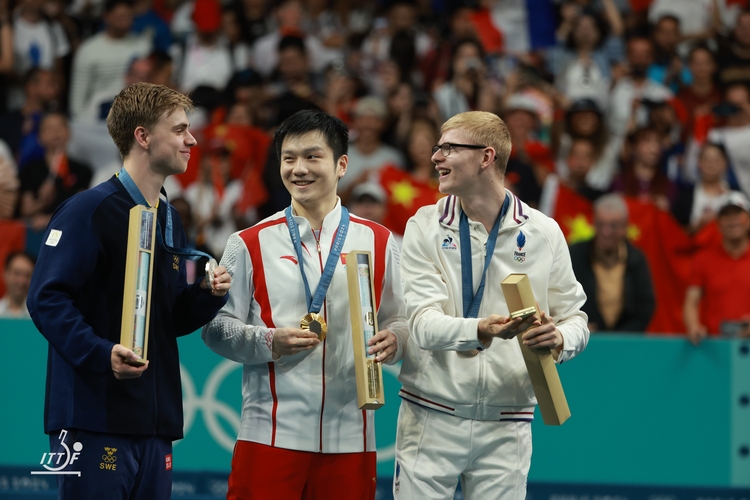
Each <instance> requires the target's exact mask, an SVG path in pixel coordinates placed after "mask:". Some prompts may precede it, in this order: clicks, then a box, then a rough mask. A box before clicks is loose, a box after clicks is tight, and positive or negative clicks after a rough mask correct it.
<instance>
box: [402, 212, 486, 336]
mask: <svg viewBox="0 0 750 500" xmlns="http://www.w3.org/2000/svg"><path fill="white" fill-rule="evenodd" d="M419 215H420V214H417V215H416V216H415V217H412V218H411V219H409V222H408V223H407V224H406V231H405V232H404V240H403V245H402V248H403V254H402V261H401V275H402V276H403V279H404V292H405V293H404V297H405V298H406V313H407V315H408V317H409V330H410V333H411V336H412V337H413V338H414V342H415V343H416V344H417V346H419V347H420V348H422V349H425V350H430V351H468V350H472V349H479V350H482V349H484V348H485V346H484V345H483V344H482V343H481V342H479V339H478V338H477V328H478V326H479V319H477V318H463V317H458V318H457V317H453V316H450V315H448V314H445V312H444V311H446V310H452V309H454V307H453V306H452V305H450V304H449V301H450V296H449V294H448V285H447V284H446V283H445V281H444V279H443V277H442V275H441V273H440V269H439V267H438V266H437V264H436V263H435V262H434V260H433V259H434V257H433V254H432V253H431V252H429V251H427V245H428V244H430V242H432V241H433V239H434V238H428V237H426V236H425V235H424V232H423V230H422V228H421V227H420V226H419V222H418V221H419V220H420V219H419ZM459 314H460V312H459Z"/></svg>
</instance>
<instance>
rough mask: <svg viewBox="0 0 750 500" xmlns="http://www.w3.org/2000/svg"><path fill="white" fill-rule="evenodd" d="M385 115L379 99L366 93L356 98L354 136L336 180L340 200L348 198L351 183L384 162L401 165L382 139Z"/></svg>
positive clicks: (401, 159) (396, 152)
mask: <svg viewBox="0 0 750 500" xmlns="http://www.w3.org/2000/svg"><path fill="white" fill-rule="evenodd" d="M387 117H388V111H387V109H386V107H385V103H383V101H382V100H381V99H379V98H377V97H373V96H367V97H363V98H362V99H360V100H359V102H357V105H356V106H355V108H354V127H353V129H354V130H353V133H352V136H353V137H356V138H355V139H354V141H353V142H352V143H351V144H350V145H349V165H348V167H347V172H346V173H347V175H346V176H345V177H342V178H341V179H340V180H339V187H338V192H339V196H341V197H342V199H344V201H348V197H349V194H350V193H351V190H352V188H353V187H354V186H355V185H357V184H359V183H362V182H364V181H365V180H367V179H368V178H369V177H370V176H374V175H376V173H377V172H378V171H379V170H380V169H381V168H383V167H384V166H386V165H395V166H397V167H399V168H403V167H404V163H405V161H404V157H403V154H402V153H401V152H400V151H399V150H397V149H396V148H394V147H392V146H388V145H387V144H384V143H383V141H382V135H383V131H384V128H385V120H386V118H387Z"/></svg>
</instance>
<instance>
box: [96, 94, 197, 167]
mask: <svg viewBox="0 0 750 500" xmlns="http://www.w3.org/2000/svg"><path fill="white" fill-rule="evenodd" d="M178 108H182V109H184V110H185V112H186V113H189V112H191V111H192V110H193V101H192V100H191V99H190V98H189V97H188V96H186V95H185V94H181V93H180V92H177V91H176V90H173V89H170V88H169V87H166V86H164V85H154V84H153V83H145V82H144V83H134V84H132V85H129V86H127V87H125V88H124V89H122V91H121V92H120V93H119V94H118V95H117V97H115V100H114V102H113V103H112V108H111V109H110V110H109V114H108V115H107V129H108V130H109V135H110V136H111V137H112V140H113V141H114V142H115V145H116V146H117V150H118V151H119V152H120V156H121V157H122V158H126V157H127V156H128V154H129V153H130V150H131V148H132V147H133V143H134V142H135V136H134V135H133V132H134V131H135V129H136V128H138V127H143V128H145V129H146V130H153V127H154V126H155V125H156V124H157V123H158V122H159V118H161V115H163V114H164V113H165V112H166V113H167V115H170V114H172V113H173V112H174V111H175V110H176V109H178Z"/></svg>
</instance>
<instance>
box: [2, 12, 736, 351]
mask: <svg viewBox="0 0 750 500" xmlns="http://www.w3.org/2000/svg"><path fill="white" fill-rule="evenodd" d="M140 81H148V82H152V83H160V84H164V85H169V86H171V87H173V88H176V89H178V90H180V91H182V92H185V93H188V94H189V95H190V96H191V97H192V98H193V100H194V101H195V102H196V104H197V110H196V112H195V113H194V114H193V115H192V116H191V130H192V131H193V133H194V135H196V137H197V139H198V143H199V145H198V146H197V147H196V148H195V149H194V154H193V155H192V156H191V161H190V165H189V168H188V172H187V173H186V174H184V175H182V176H179V177H177V181H175V182H172V183H170V184H168V185H167V186H166V187H167V191H168V193H169V195H170V199H171V200H173V202H174V204H175V206H177V207H179V209H180V212H181V214H182V216H183V220H184V221H186V225H188V226H189V227H188V228H187V229H188V233H189V234H190V235H191V238H192V242H191V243H192V244H193V245H195V246H197V247H201V248H205V249H207V250H208V251H209V252H211V253H213V254H214V255H216V256H217V257H219V256H220V253H221V252H222V249H223V248H224V244H225V242H226V238H227V236H228V235H229V234H231V232H233V231H235V230H237V229H239V228H243V227H247V226H248V225H251V224H253V223H255V222H257V221H259V220H261V219H262V218H263V217H265V216H267V215H270V214H272V213H274V212H276V211H277V210H279V209H281V208H283V207H284V206H286V205H287V204H288V203H289V197H288V194H287V193H286V191H285V190H284V188H283V184H282V183H281V179H280V177H279V173H278V168H277V166H278V160H277V159H276V158H275V156H274V155H275V153H274V152H273V151H272V150H269V146H270V140H271V137H272V134H273V132H274V130H275V128H276V127H277V126H278V125H279V124H280V123H281V122H282V121H283V120H284V119H285V118H287V117H289V116H291V115H292V114H293V113H295V112H296V111H298V110H301V109H306V108H319V109H323V110H325V111H326V112H328V113H331V114H333V115H336V116H338V117H339V118H341V119H342V120H343V121H344V122H345V123H346V124H347V125H348V126H349V127H350V138H351V143H350V145H349V167H348V173H347V175H346V177H344V178H343V179H342V181H341V182H340V185H339V192H340V196H341V198H342V201H343V202H344V203H346V204H349V205H350V206H351V207H352V209H353V211H354V212H355V213H356V212H357V211H361V213H362V214H363V215H366V216H369V217H372V218H374V219H377V220H378V221H380V222H382V223H383V224H385V225H386V226H388V227H389V228H390V229H391V230H392V231H393V232H394V233H395V234H397V235H400V234H401V233H402V232H403V230H404V227H405V223H406V220H407V219H408V218H409V217H410V216H411V215H412V214H414V213H415V212H416V210H417V209H418V208H419V207H420V206H423V205H426V204H432V203H434V202H435V201H436V200H437V199H439V198H440V196H441V195H440V193H439V191H438V188H437V179H436V173H435V170H434V166H433V165H432V163H431V161H430V156H431V147H432V146H433V145H434V144H436V143H437V141H438V138H439V136H440V134H439V127H440V125H441V124H442V123H443V122H444V121H445V120H446V119H448V118H450V117H451V116H453V115H454V114H456V113H459V112H463V111H467V110H485V111H491V112H495V113H497V114H498V115H500V116H501V117H502V118H503V119H504V120H505V121H506V123H507V125H508V127H509V130H510V134H511V137H512V141H513V152H512V155H511V158H510V161H509V164H508V171H507V174H506V186H507V187H508V188H509V189H511V190H512V191H514V192H515V193H516V194H518V195H519V196H520V197H521V198H522V199H524V200H525V201H526V202H527V203H529V204H530V205H531V206H533V207H537V208H539V209H540V210H542V211H543V212H545V213H546V214H547V215H550V216H552V217H554V218H555V219H556V220H557V221H558V223H559V224H560V226H561V228H562V229H563V232H564V233H565V234H566V237H567V238H568V240H569V242H570V243H571V244H574V243H578V242H580V241H582V240H585V239H589V238H591V237H592V236H593V235H594V233H595V232H599V231H600V228H601V227H602V225H605V226H607V225H609V226H612V224H615V225H616V226H617V228H616V229H617V230H618V231H620V233H622V235H623V237H625V236H627V240H626V241H619V242H617V241H615V240H613V241H615V244H614V245H615V246H614V247H613V248H615V250H612V249H610V250H609V251H608V252H609V253H608V254H607V252H606V251H605V253H604V254H601V255H600V251H599V250H597V248H599V246H601V245H602V241H604V239H600V240H599V241H598V242H597V243H596V244H593V246H592V247H591V248H588V247H586V248H584V247H578V249H577V250H576V252H577V253H575V252H574V256H577V257H576V258H577V261H578V262H577V264H578V265H583V264H586V263H588V264H590V265H591V266H595V267H596V266H599V267H598V268H596V269H595V270H594V271H593V274H592V271H591V270H589V272H588V273H589V274H588V275H587V281H588V282H589V285H590V286H591V287H593V289H592V291H591V292H590V293H589V301H599V302H598V303H593V302H592V304H590V307H589V310H590V311H597V312H596V318H597V321H594V322H592V324H591V326H592V327H593V328H595V329H596V330H602V331H604V330H606V331H611V330H615V329H617V328H615V326H616V325H618V324H619V325H627V326H626V327H623V328H622V329H623V330H627V331H642V330H649V331H661V332H664V333H690V334H691V338H693V339H699V338H701V336H702V334H699V333H698V332H703V333H705V332H706V326H705V325H707V324H710V325H712V326H711V329H713V330H716V331H708V333H709V334H715V333H719V330H721V328H722V327H721V325H722V324H723V323H724V322H727V321H729V322H731V325H732V328H733V330H732V331H733V332H735V333H736V332H737V331H739V332H740V334H750V327H748V326H747V320H748V319H750V305H748V304H750V300H744V301H742V304H738V305H737V307H738V308H739V310H733V311H724V312H723V313H722V314H729V316H730V317H721V318H715V317H712V318H710V320H709V319H704V320H701V319H700V318H701V314H699V312H698V311H697V309H696V308H698V307H700V300H696V298H699V297H700V296H699V295H696V294H697V292H696V291H695V287H696V286H697V285H696V283H697V281H696V280H697V278H695V276H694V274H691V271H690V265H691V263H692V262H693V261H697V262H704V261H705V257H702V256H701V255H702V254H703V253H704V252H706V251H712V252H715V251H718V250H717V248H719V249H721V248H723V247H722V245H724V244H725V240H726V238H723V237H722V234H723V233H722V227H723V226H721V225H720V224H717V214H718V213H719V211H720V210H721V209H723V208H724V207H725V205H727V200H728V199H733V200H735V203H734V206H735V207H736V206H739V207H740V208H741V210H740V212H742V213H744V214H745V216H748V214H747V210H746V209H742V207H743V206H744V205H743V204H742V203H739V202H737V201H736V200H737V198H736V196H737V195H738V194H740V193H743V192H744V194H745V195H748V194H750V87H748V85H750V0H473V1H468V0H467V1H461V0H381V1H374V0H370V1H368V0H275V1H272V0H225V1H223V2H222V1H220V0H0V231H2V237H0V240H2V241H0V257H3V256H5V255H8V254H10V253H11V252H13V251H20V250H23V251H26V252H28V254H29V255H30V256H31V257H33V256H34V255H35V254H36V253H37V251H38V248H39V245H40V244H41V234H42V232H43V230H44V228H45V227H46V224H47V222H48V221H49V217H50V215H51V214H52V212H53V211H54V210H55V209H56V207H58V206H59V205H60V204H61V203H63V202H64V201H65V200H66V199H67V198H69V197H70V196H72V195H73V194H75V193H76V192H78V191H81V190H83V189H86V188H88V187H90V186H92V185H95V184H97V183H99V182H102V181H104V180H106V179H108V178H109V177H111V175H112V174H114V173H115V172H116V171H117V170H118V169H119V168H120V166H121V160H120V157H119V154H118V152H117V149H116V147H115V145H114V144H113V143H112V141H111V139H110V138H109V136H108V133H107V128H106V123H105V119H106V116H107V113H108V110H109V107H110V106H111V103H112V100H113V98H114V97H115V96H116V95H117V93H118V92H119V91H120V90H121V89H122V88H123V87H124V86H126V85H128V84H131V83H134V82H140ZM611 193H615V194H620V195H622V198H621V199H620V200H619V201H617V200H615V201H612V199H608V201H606V202H605V203H604V204H603V205H601V206H598V205H597V207H598V208H597V209H596V210H595V208H594V206H595V203H596V202H597V199H599V198H600V197H602V196H605V195H608V194H611ZM623 209H624V210H625V211H624V212H623ZM607 211H609V212H612V213H614V215H613V217H615V216H616V217H615V218H616V219H617V221H615V222H603V221H604V219H603V217H604V218H606V217H605V215H606V214H605V212H607ZM602 214H605V215H602ZM740 217H743V216H742V214H740ZM748 217H750V216H748ZM624 221H627V222H624ZM744 223H745V224H746V225H747V224H748V222H747V221H745V222H744ZM623 224H625V225H623ZM612 227H614V226H612ZM674 231H679V232H680V233H679V237H677V236H674V235H675V234H676V233H674ZM618 234H619V233H618ZM604 247H606V244H604ZM604 247H602V248H604ZM637 248H640V250H637ZM641 250H642V251H643V254H641V253H640V252H641ZM669 252H672V253H671V254H670V253H669ZM665 253H666V254H667V255H666V257H665V255H664V254H665ZM729 253H730V254H731V255H732V257H731V258H729V260H726V259H723V260H722V262H726V263H727V265H730V266H733V265H735V264H737V263H738V262H744V261H747V260H748V259H750V254H749V253H748V251H746V249H745V248H744V247H740V248H739V250H738V247H737V246H736V245H735V246H733V247H732V251H731V252H729ZM589 254H591V255H594V254H596V255H597V256H598V257H597V258H594V257H588V256H589ZM605 254H606V255H605ZM658 254H661V258H659V255H658ZM607 255H609V257H607ZM600 257H601V259H602V260H601V262H599V261H598V259H599V258H600ZM699 257H700V258H699ZM724 257H726V255H724ZM0 260H3V261H4V258H0ZM594 261H597V262H594ZM608 262H611V263H612V265H618V266H620V265H623V266H624V265H625V263H627V266H631V264H633V263H635V264H637V265H638V266H639V269H637V270H636V271H635V272H637V276H638V280H635V281H633V283H642V280H643V279H644V272H645V273H646V274H645V276H647V277H648V276H649V275H650V276H651V280H652V281H653V289H654V292H655V293H653V294H649V297H654V298H651V299H650V304H646V305H643V300H644V297H643V296H640V295H639V293H638V291H639V290H640V285H636V288H635V289H633V288H632V283H631V282H628V284H627V285H622V286H619V285H618V286H614V287H612V286H607V289H606V290H596V283H597V282H603V283H608V284H611V283H610V281H611V280H609V279H607V277H608V276H609V277H611V276H620V275H622V272H621V271H622V269H624V268H622V269H621V268H617V269H614V270H613V269H611V268H607V265H608V264H607V263H608ZM635 264H633V265H635ZM737 265H739V264H737ZM649 268H650V269H649ZM667 268H669V269H667ZM618 269H619V270H618ZM628 269H630V267H628ZM615 271H616V272H615ZM667 271H668V272H667ZM613 272H615V274H612V273H613ZM617 273H619V274H617ZM618 279H619V278H618ZM669 279H677V280H678V281H679V283H670V282H667V281H668V280H669ZM706 279H708V278H706ZM737 279H739V280H745V281H748V282H750V277H748V275H745V276H744V277H743V276H737ZM602 280H603V281H602ZM639 280H640V281H639ZM688 285H690V289H691V290H692V291H691V292H690V294H687V295H689V296H688V297H687V299H688V300H685V297H686V292H687V291H688V290H687V289H688ZM706 286H708V285H706ZM746 288H750V286H749V287H746ZM675 290H676V291H675ZM587 292H589V290H587ZM743 293H745V292H743ZM613 294H614V295H613ZM668 294H676V298H675V301H673V302H674V303H672V302H670V300H669V298H668V297H666V296H667V295H668ZM649 297H647V298H649ZM743 297H744V298H746V299H750V295H748V296H743ZM634 300H635V301H638V302H637V303H633V301H634ZM613 301H614V302H613ZM646 302H648V301H646ZM654 302H655V306H654ZM737 302H739V301H737ZM670 304H671V305H670ZM696 304H698V305H696ZM683 306H684V310H683ZM670 307H671V309H673V310H672V311H667V308H670ZM675 307H677V308H678V309H680V310H679V311H678V312H677V313H675V312H674V309H675ZM654 309H655V310H656V312H655V314H654V315H653V316H654V321H651V322H650V326H646V325H648V324H649V317H650V316H651V315H650V314H649V311H652V310H654ZM735 309H736V308H735ZM623 311H624V312H625V313H627V314H630V315H631V316H633V317H632V318H620V317H619V316H618V314H619V313H621V312H623ZM615 313H617V314H615ZM623 314H624V313H623ZM707 314H710V311H709V312H708V313H707ZM670 315H671V316H670ZM656 317H659V318H660V320H658V321H657V320H656ZM670 318H671V319H670ZM595 323H596V324H595ZM599 323H600V324H599ZM715 325H719V326H715ZM738 325H739V326H738ZM738 328H739V330H738ZM725 333H726V332H725Z"/></svg>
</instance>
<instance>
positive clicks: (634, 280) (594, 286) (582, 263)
mask: <svg viewBox="0 0 750 500" xmlns="http://www.w3.org/2000/svg"><path fill="white" fill-rule="evenodd" d="M594 227H595V229H596V235H595V236H594V238H593V239H591V240H589V241H584V242H581V243H576V244H574V245H572V246H571V247H570V258H571V261H572V263H573V271H574V272H575V275H576V279H577V280H578V281H579V282H580V283H581V285H582V286H583V290H584V291H585V292H586V304H585V305H584V306H583V311H584V312H585V313H586V314H587V315H588V317H589V330H591V331H592V332H597V331H598V332H644V331H645V330H646V327H647V326H648V323H649V321H651V316H652V315H653V313H654V309H655V308H656V302H655V299H654V289H653V285H652V281H651V273H650V271H649V267H648V263H647V261H646V257H645V256H644V255H643V253H642V252H641V251H640V250H638V249H637V248H635V247H634V246H633V245H632V244H630V242H629V241H628V239H627V227H628V207H627V205H626V203H625V200H623V198H622V197H621V196H620V195H617V194H609V195H606V196H602V197H601V198H599V199H598V200H597V201H596V202H595V203H594Z"/></svg>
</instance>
